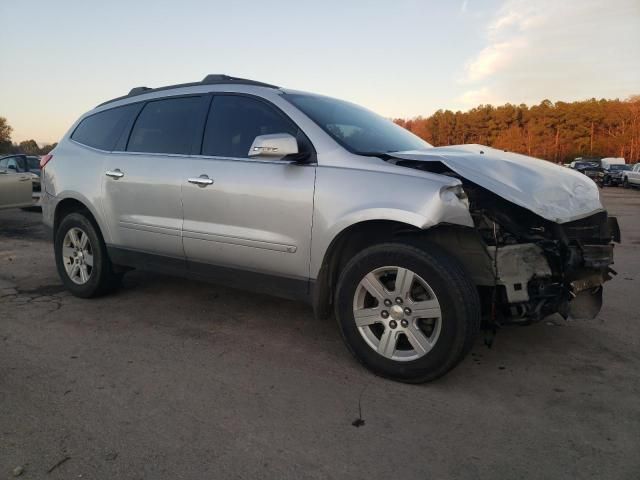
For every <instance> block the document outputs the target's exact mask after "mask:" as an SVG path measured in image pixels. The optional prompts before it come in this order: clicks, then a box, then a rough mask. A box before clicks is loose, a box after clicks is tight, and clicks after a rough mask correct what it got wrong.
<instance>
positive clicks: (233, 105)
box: [202, 95, 298, 158]
mask: <svg viewBox="0 0 640 480" xmlns="http://www.w3.org/2000/svg"><path fill="white" fill-rule="evenodd" d="M270 133H289V134H291V135H293V136H294V137H295V136H297V135H298V127H296V125H294V124H293V122H291V121H290V120H289V119H288V118H287V117H285V116H284V115H283V114H282V113H280V112H279V111H278V110H276V109H275V108H273V107H271V106H269V105H267V104H265V103H264V102H261V101H259V100H255V99H253V98H249V97H242V96H234V95H219V96H216V97H214V98H213V102H212V104H211V111H210V112H209V118H208V120H207V125H206V127H205V132H204V141H203V143H202V154H203V155H210V156H215V157H233V158H247V157H248V156H249V155H248V154H249V148H250V147H251V144H252V143H253V141H254V140H255V138H256V137H257V136H258V135H267V134H270Z"/></svg>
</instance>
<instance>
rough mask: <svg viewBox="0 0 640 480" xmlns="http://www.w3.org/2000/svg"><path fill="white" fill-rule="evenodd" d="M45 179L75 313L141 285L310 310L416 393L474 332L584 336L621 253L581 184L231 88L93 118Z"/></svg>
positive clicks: (318, 107) (344, 107)
mask: <svg viewBox="0 0 640 480" xmlns="http://www.w3.org/2000/svg"><path fill="white" fill-rule="evenodd" d="M42 169H43V197H42V198H43V200H42V206H43V221H44V223H45V224H46V225H47V226H48V227H50V228H51V229H52V231H53V239H54V252H55V262H56V267H57V269H58V273H59V275H60V278H61V279H62V282H63V283H64V285H65V286H66V288H67V289H68V290H69V291H70V292H72V293H73V294H74V295H76V296H78V297H84V298H88V297H94V296H97V295H100V294H104V293H106V292H108V291H110V290H112V289H113V288H115V287H117V285H118V282H119V281H120V280H121V278H122V275H123V274H124V273H125V272H126V271H127V270H130V269H131V268H141V269H150V270H156V271H162V272H166V273H173V274H177V275H187V276H193V277H196V278H200V279H210V280H212V281H214V282H218V283H222V284H224V285H226V286H230V287H239V288H243V289H245V290H250V291H261V292H265V293H271V294H274V295H280V296H284V297H288V298H297V299H300V300H305V301H308V302H309V303H310V304H311V305H312V306H313V308H314V311H315V312H316V315H317V316H319V317H326V316H328V315H330V314H331V312H333V313H334V314H335V316H336V319H337V321H338V325H339V328H340V332H341V334H342V337H343V339H344V340H345V343H346V345H347V347H348V348H349V350H350V351H351V352H352V353H353V354H354V355H355V356H356V358H358V359H359V360H360V361H361V362H362V363H363V364H364V365H366V366H367V367H368V368H370V369H371V370H372V371H374V372H375V373H377V374H379V375H383V376H385V377H389V378H393V379H396V380H402V381H406V382H424V381H429V380H433V379H435V378H437V377H439V376H441V375H444V374H445V373H446V372H447V371H449V370H451V369H452V368H454V367H455V365H457V364H458V363H459V362H460V360H461V359H462V358H463V357H464V356H465V355H466V354H467V353H468V352H469V351H470V349H471V348H472V346H473V345H474V341H475V338H476V336H477V334H478V332H479V329H480V325H481V322H482V321H483V319H484V321H485V322H486V323H487V324H488V325H489V326H491V327H492V328H497V326H498V325H503V324H506V323H518V324H528V323H531V322H534V321H539V320H542V319H543V318H545V317H546V316H547V315H550V314H553V313H556V312H557V313H560V314H561V315H563V316H565V317H572V318H593V317H594V316H595V315H596V314H597V313H598V311H599V310H600V306H601V303H602V290H603V288H602V286H603V284H604V282H605V281H607V280H609V279H610V278H611V277H610V272H611V269H610V265H611V264H612V263H613V243H612V241H613V240H615V241H619V237H620V231H619V228H618V225H617V221H616V219H615V218H613V217H609V216H608V214H607V211H606V210H605V209H604V207H603V205H602V203H601V202H600V196H599V192H598V188H597V186H596V185H595V184H594V183H593V182H592V181H590V180H588V179H587V178H585V177H584V176H583V175H580V174H578V173H577V172H576V171H573V170H570V169H567V168H563V167H560V166H558V165H555V164H552V163H550V162H547V161H543V160H538V159H535V158H531V157H527V156H525V155H518V154H514V153H509V152H505V151H502V150H497V149H494V148H490V147H486V146H483V145H457V146H449V147H437V148H435V147H433V146H431V145H430V144H428V143H426V142H425V141H423V140H422V139H420V138H419V137H417V136H415V135H413V134H412V133H410V132H409V131H407V130H405V129H403V128H402V127H400V126H398V125H396V124H394V123H393V122H391V121H389V120H387V119H385V118H383V117H381V116H379V115H376V114H374V113H373V112H370V111H369V110H366V109H364V108H362V107H359V106H357V105H354V104H352V103H349V102H345V101H342V100H336V99H333V98H329V97H324V96H321V95H315V94H309V93H304V92H299V91H294V90H288V89H284V88H280V87H277V86H274V85H268V84H265V83H261V82H256V81H252V80H244V79H239V78H232V77H228V76H226V75H209V76H207V77H206V78H205V79H204V80H202V81H200V82H192V83H189V84H182V85H174V86H170V87H161V88H157V89H149V88H146V87H138V88H134V89H133V90H131V91H130V92H129V94H128V95H125V96H123V97H120V98H116V99H113V100H110V101H107V102H105V103H103V104H101V105H99V106H98V107H96V108H95V109H93V110H91V111H89V112H87V113H86V114H85V115H83V116H82V117H81V118H79V119H78V121H77V122H76V123H75V124H74V125H73V126H72V127H71V129H70V130H69V131H68V132H67V134H66V135H65V136H64V137H63V138H62V140H61V141H60V143H59V144H58V145H57V147H56V148H55V149H54V150H53V151H52V152H51V153H50V154H49V155H46V156H45V157H43V159H42ZM242 295H250V294H248V293H247V294H244V293H243V294H242ZM218 307H220V308H221V307H222V306H218ZM239 328H242V326H239ZM302 358H303V357H302V356H300V360H302Z"/></svg>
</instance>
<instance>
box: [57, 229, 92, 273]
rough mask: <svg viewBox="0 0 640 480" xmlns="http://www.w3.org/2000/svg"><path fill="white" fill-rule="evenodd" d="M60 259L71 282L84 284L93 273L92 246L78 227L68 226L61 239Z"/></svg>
mask: <svg viewBox="0 0 640 480" xmlns="http://www.w3.org/2000/svg"><path fill="white" fill-rule="evenodd" d="M62 261H63V263H64V268H65V270H66V272H67V275H68V276H69V278H70V279H71V281H72V282H74V283H76V284H78V285H84V284H85V283H87V282H88V281H89V279H90V278H91V274H92V273H93V248H92V246H91V241H90V240H89V236H88V235H87V233H86V232H85V231H83V230H82V229H80V228H77V227H73V228H70V229H69V231H68V232H67V234H66V235H65V236H64V240H63V241H62Z"/></svg>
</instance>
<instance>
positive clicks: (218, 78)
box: [200, 73, 280, 88]
mask: <svg viewBox="0 0 640 480" xmlns="http://www.w3.org/2000/svg"><path fill="white" fill-rule="evenodd" d="M200 83H202V84H203V85H213V84H218V83H235V84H238V85H253V86H256V87H267V88H280V87H277V86H275V85H270V84H268V83H263V82H257V81H255V80H248V79H246V78H237V77H230V76H229V75H221V74H218V73H212V74H209V75H207V76H206V77H204V78H203V79H202V81H201V82H200Z"/></svg>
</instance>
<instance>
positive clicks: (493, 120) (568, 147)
mask: <svg viewBox="0 0 640 480" xmlns="http://www.w3.org/2000/svg"><path fill="white" fill-rule="evenodd" d="M394 121H395V122H396V123H397V124H398V125H401V126H403V127H405V128H406V129H408V130H410V131H411V132H413V133H415V134H416V135H418V136H419V137H421V138H423V139H424V140H426V141H427V142H429V143H431V144H432V145H435V146H441V145H456V144H462V143H479V144H483V145H488V146H490V147H494V148H499V149H501V150H508V151H511V152H516V153H523V154H525V155H530V156H533V157H537V158H543V159H545V160H550V161H552V162H556V163H566V162H570V161H571V160H573V159H574V158H576V157H624V158H625V159H626V161H627V163H635V162H638V161H640V95H636V96H633V97H630V98H629V99H627V100H624V101H621V100H605V99H602V100H596V99H591V100H585V101H578V102H556V103H553V102H551V101H549V100H543V101H542V102H540V104H538V105H533V106H531V107H529V106H527V105H524V104H521V105H512V104H509V103H507V104H505V105H501V106H497V107H494V106H492V105H480V106H478V107H475V108H472V109H471V110H469V111H467V112H460V111H457V112H452V111H451V110H438V111H437V112H436V113H434V114H433V115H431V116H430V117H426V118H425V117H416V118H411V119H402V118H398V119H395V120H394Z"/></svg>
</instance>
